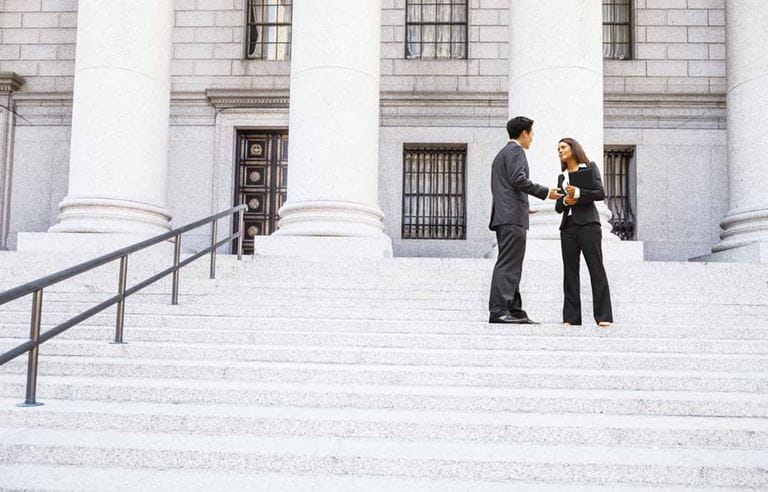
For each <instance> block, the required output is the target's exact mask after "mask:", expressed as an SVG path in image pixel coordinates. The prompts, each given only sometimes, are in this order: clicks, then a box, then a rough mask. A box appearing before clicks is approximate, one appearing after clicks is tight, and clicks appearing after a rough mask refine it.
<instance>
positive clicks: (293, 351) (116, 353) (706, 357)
mask: <svg viewBox="0 0 768 492" xmlns="http://www.w3.org/2000/svg"><path fill="white" fill-rule="evenodd" d="M22 341H23V340H22V339H16V340H14V341H13V342H8V341H6V342H5V343H3V346H13V345H18V343H20V342H22ZM40 354H41V357H46V356H51V355H57V356H78V357H122V358H141V359H160V360H190V359H194V360H218V361H261V362H299V363H301V362H314V363H323V362H325V363H336V364H410V365H416V366H419V365H441V366H476V367H481V366H485V367H528V368H533V367H547V368H578V369H597V368H602V369H655V370H675V369H677V370H692V371H696V370H703V371H727V372H760V371H766V370H768V354H765V353H757V354H755V353H746V354H745V353H723V354H713V353H679V352H646V351H637V352H627V351H615V352H611V351H596V350H594V349H592V350H586V349H585V350H574V349H562V350H547V349H545V348H544V349H542V348H538V349H537V348H530V349H501V348H499V349H496V348H493V349H480V348H470V349H462V348H431V349H428V348H413V347H369V346H343V347H340V346H337V347H332V346H311V345H304V346H294V345H258V344H249V345H245V346H243V345H235V344H231V345H226V344H215V343H214V344H210V343H194V344H190V343H162V344H157V343H153V342H132V343H128V344H125V345H111V344H107V343H104V342H98V341H86V340H58V339H54V340H51V341H49V342H47V343H45V344H43V345H42V346H41V347H40Z"/></svg>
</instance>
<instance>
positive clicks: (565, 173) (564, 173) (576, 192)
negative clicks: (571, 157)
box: [560, 164, 587, 215]
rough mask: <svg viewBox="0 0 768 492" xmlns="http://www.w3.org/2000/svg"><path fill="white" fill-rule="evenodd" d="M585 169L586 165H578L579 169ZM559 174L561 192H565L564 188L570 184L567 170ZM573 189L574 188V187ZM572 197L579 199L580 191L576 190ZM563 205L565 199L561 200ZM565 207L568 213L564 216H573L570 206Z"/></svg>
mask: <svg viewBox="0 0 768 492" xmlns="http://www.w3.org/2000/svg"><path fill="white" fill-rule="evenodd" d="M586 168H587V165H586V164H579V169H586ZM560 174H562V175H563V190H565V188H566V187H567V186H568V185H569V184H570V183H571V182H570V179H569V178H568V169H566V170H565V171H563V172H562V173H560ZM574 188H576V187H575V186H574ZM573 197H574V198H575V199H577V200H578V199H579V197H581V190H580V189H578V188H576V191H575V192H574V194H573ZM563 205H565V198H563ZM565 206H566V207H568V212H567V213H566V215H573V208H571V206H570V205H565Z"/></svg>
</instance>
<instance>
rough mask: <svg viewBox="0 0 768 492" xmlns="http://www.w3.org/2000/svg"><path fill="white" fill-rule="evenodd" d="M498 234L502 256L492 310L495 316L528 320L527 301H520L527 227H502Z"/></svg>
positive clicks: (495, 274)
mask: <svg viewBox="0 0 768 492" xmlns="http://www.w3.org/2000/svg"><path fill="white" fill-rule="evenodd" d="M495 230H496V242H497V244H498V247H499V256H498V258H497V259H496V266H495V267H494V268H493V277H492V278H491V296H490V300H489V302H488V310H489V311H490V312H491V316H503V315H505V314H507V313H509V314H511V315H512V316H514V317H515V318H526V317H528V315H527V314H526V313H525V311H523V300H522V298H521V297H520V279H521V277H522V275H523V258H524V257H525V240H526V235H527V233H528V231H526V229H525V227H523V226H520V225H513V224H504V225H500V226H497V227H496V229H495Z"/></svg>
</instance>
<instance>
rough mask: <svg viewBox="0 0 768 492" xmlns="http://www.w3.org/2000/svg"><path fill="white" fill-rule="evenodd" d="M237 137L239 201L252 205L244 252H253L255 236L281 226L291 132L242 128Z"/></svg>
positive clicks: (246, 228)
mask: <svg viewBox="0 0 768 492" xmlns="http://www.w3.org/2000/svg"><path fill="white" fill-rule="evenodd" d="M237 141H238V148H237V171H236V172H235V205H239V204H243V203H244V204H246V205H248V209H247V210H246V211H245V220H244V222H245V238H244V239H243V252H244V253H246V254H251V253H253V238H254V237H255V236H268V235H270V234H272V233H273V232H275V231H276V230H277V222H278V220H279V217H278V214H277V211H278V210H280V207H281V206H282V205H283V203H285V200H286V196H287V193H288V182H287V178H288V132H287V131H284V130H283V131H280V130H270V131H255V130H242V131H240V132H238V135H237ZM237 227H238V225H237V224H235V231H237Z"/></svg>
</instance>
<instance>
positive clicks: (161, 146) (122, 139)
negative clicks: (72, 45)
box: [50, 0, 174, 236]
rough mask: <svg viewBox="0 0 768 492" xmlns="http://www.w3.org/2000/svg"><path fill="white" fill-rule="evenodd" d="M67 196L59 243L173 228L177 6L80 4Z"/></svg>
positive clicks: (165, 1)
mask: <svg viewBox="0 0 768 492" xmlns="http://www.w3.org/2000/svg"><path fill="white" fill-rule="evenodd" d="M77 24H78V25H77V49H76V55H75V56H76V62H75V87H74V100H73V109H72V145H71V154H70V165H69V189H68V195H67V197H66V198H65V199H64V200H63V201H62V202H61V204H60V208H61V214H60V215H59V223H58V224H56V225H55V226H54V227H52V228H51V229H50V230H51V232H57V233H67V232H69V233H127V234H135V235H145V236H149V235H155V234H159V233H162V232H165V231H167V230H168V229H169V228H170V225H169V220H170V215H169V213H168V211H167V209H166V206H167V168H168V132H169V129H168V123H169V107H170V90H171V75H170V65H171V34H172V30H173V25H174V9H173V0H110V1H108V2H104V1H101V0H80V2H79V4H78V22H77Z"/></svg>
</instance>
